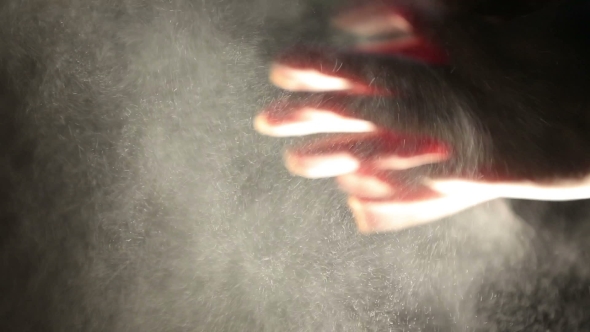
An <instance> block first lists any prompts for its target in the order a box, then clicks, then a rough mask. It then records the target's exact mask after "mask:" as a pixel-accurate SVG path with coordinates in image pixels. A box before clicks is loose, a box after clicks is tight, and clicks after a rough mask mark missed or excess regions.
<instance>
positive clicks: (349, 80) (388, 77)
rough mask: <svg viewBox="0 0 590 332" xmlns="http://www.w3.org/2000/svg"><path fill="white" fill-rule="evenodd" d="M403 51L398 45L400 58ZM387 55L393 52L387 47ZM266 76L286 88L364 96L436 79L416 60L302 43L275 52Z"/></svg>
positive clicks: (393, 92)
mask: <svg viewBox="0 0 590 332" xmlns="http://www.w3.org/2000/svg"><path fill="white" fill-rule="evenodd" d="M403 50H405V48H403V47H401V48H399V51H400V54H399V55H400V56H401V57H403V52H402V51H403ZM417 54H418V53H417ZM389 55H395V52H394V51H393V50H391V53H390V54H389ZM270 79H271V81H272V82H273V83H274V84H275V85H277V86H278V87H280V88H282V89H285V90H290V91H298V92H300V91H307V92H328V91H340V92H342V91H343V92H347V93H349V94H355V95H368V96H372V95H381V96H391V95H396V94H397V92H399V91H404V92H405V93H412V92H415V91H416V89H417V88H418V87H421V85H422V84H424V82H431V81H433V83H427V85H432V84H435V83H434V82H436V80H434V79H433V72H432V70H431V69H429V68H427V67H426V66H424V65H421V64H420V63H412V62H408V61H407V60H403V59H393V58H390V57H376V56H372V55H367V54H363V53H362V52H350V51H346V52H345V51H339V50H334V49H327V48H315V47H305V46H297V47H294V48H291V49H289V50H287V51H286V52H284V53H282V54H281V55H279V56H278V57H277V58H276V60H275V62H274V64H273V66H272V69H271V73H270ZM429 79H430V81H429Z"/></svg>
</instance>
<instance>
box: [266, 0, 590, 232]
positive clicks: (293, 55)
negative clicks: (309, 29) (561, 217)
mask: <svg viewBox="0 0 590 332" xmlns="http://www.w3.org/2000/svg"><path fill="white" fill-rule="evenodd" d="M422 3H424V2H422ZM433 3H434V4H436V5H440V3H438V2H433ZM404 4H405V2H404V1H389V2H388V3H387V5H386V6H385V5H383V4H380V5H375V4H373V5H371V4H369V5H365V6H362V7H360V8H355V9H353V10H349V11H344V12H343V13H341V14H340V15H338V16H337V17H336V18H335V19H334V24H335V26H337V27H338V28H340V29H342V30H345V31H347V32H349V33H352V34H354V35H356V36H362V37H367V36H375V35H380V34H382V33H384V32H386V33H391V32H393V33H394V34H395V37H392V38H391V39H389V40H388V41H387V42H383V41H380V42H378V43H367V42H364V43H359V45H356V47H355V48H354V51H352V52H351V51H350V50H348V51H333V50H329V49H325V50H317V49H310V48H305V47H299V48H294V49H293V50H289V51H288V52H286V53H285V54H284V55H282V56H280V57H278V58H277V60H276V61H275V63H274V64H273V66H272V68H271V74H270V78H271V81H272V82H273V83H274V84H275V85H276V86H278V87H280V88H282V89H285V90H288V91H292V92H297V93H310V94H308V95H304V96H305V97H304V98H297V97H298V94H294V95H292V96H289V97H286V98H285V99H283V100H280V101H277V102H276V103H275V104H273V105H271V106H269V107H268V108H267V109H265V110H264V111H263V112H261V113H260V114H259V115H258V116H257V118H256V120H255V128H256V130H257V131H259V132H260V133H262V134H265V135H270V136H274V137H287V136H306V135H312V134H322V133H331V134H334V135H333V136H332V137H328V138H322V139H320V140H317V141H315V142H312V143H308V144H304V145H302V146H299V147H294V148H292V149H290V150H289V151H288V152H287V153H286V157H285V162H286V166H287V168H288V169H289V171H290V172H292V173H293V174H295V175H299V176H303V177H307V178H312V179H316V178H327V177H336V179H337V182H338V184H339V186H340V188H341V189H342V190H343V191H344V192H346V193H347V194H348V195H349V205H350V207H351V209H352V211H353V213H354V215H355V218H356V221H357V225H358V229H359V231H361V232H363V233H375V232H386V231H396V230H401V229H406V228H409V227H413V226H417V225H420V224H424V223H427V222H432V221H435V220H438V219H441V218H444V217H447V216H450V215H452V214H455V213H458V212H460V211H462V210H465V209H467V208H470V207H473V206H475V205H477V204H480V203H483V202H486V201H490V200H493V199H496V198H501V197H505V198H520V199H532V200H555V201H558V200H576V199H585V198H590V125H589V123H588V121H589V118H588V116H586V115H585V114H586V112H587V110H588V107H589V106H590V103H589V100H588V97H587V93H586V91H588V89H587V88H588V87H590V85H589V84H588V83H589V82H588V81H587V79H586V78H587V77H590V72H588V67H587V66H586V64H585V62H581V65H577V63H575V60H572V59H579V58H583V56H580V57H577V55H579V53H577V52H578V48H576V47H578V45H577V44H575V45H574V44H572V43H569V41H565V40H564V39H562V38H561V37H560V35H555V36H547V35H543V34H542V33H539V35H541V36H540V37H538V38H534V37H531V36H534V35H531V33H530V32H523V33H520V30H518V29H522V30H523V31H524V30H527V29H528V30H530V31H533V30H534V29H529V27H533V28H538V31H553V30H551V27H547V25H546V24H545V25H543V24H544V23H546V22H552V20H550V19H543V20H535V18H534V16H533V18H528V21H524V22H523V23H522V24H521V23H520V22H518V21H515V23H512V25H508V28H504V29H503V28H502V27H500V26H497V25H485V27H486V30H482V31H485V35H484V32H481V31H479V30H477V28H478V27H480V26H481V25H478V24H479V23H480V22H476V23H475V24H474V25H470V26H469V28H470V29H465V30H469V31H470V33H471V34H470V35H469V37H468V38H466V39H462V40H461V41H460V42H458V41H457V40H459V38H457V39H455V36H457V35H460V34H461V32H462V30H461V29H460V28H459V29H457V28H456V27H454V26H455V24H454V23H451V22H455V21H458V19H457V18H463V16H461V14H457V13H453V12H452V10H450V9H449V10H446V11H445V10H441V12H445V13H447V14H445V15H442V14H441V15H440V16H436V17H434V16H427V15H425V14H423V16H420V15H421V11H420V8H415V7H413V6H412V5H408V4H405V5H404ZM418 7H419V6H418ZM409 12H411V13H412V15H405V14H404V13H409ZM424 12H425V11H424ZM547 12H549V13H554V12H556V10H555V9H551V10H549V11H547ZM547 12H544V13H545V14H546V13H547ZM422 13H423V12H422ZM451 13H452V14H451ZM454 14H456V15H455V16H454ZM545 14H541V17H543V16H542V15H545ZM452 20H455V21H452ZM459 22H463V21H459ZM467 22H469V23H472V22H473V21H472V20H471V21H467ZM539 22H543V23H539ZM457 25H459V26H460V23H457ZM447 26H450V27H449V28H448V29H446V27H447ZM490 26H491V27H493V29H490ZM473 27H476V28H473ZM494 29H495V30H494ZM528 30H527V31H528ZM472 31H475V32H472ZM490 31H492V32H490ZM506 31H516V32H517V33H510V34H507V32H506ZM457 32H459V33H457ZM490 36H491V37H490ZM510 38H512V40H510ZM494 40H495V41H498V40H502V41H504V42H505V44H508V45H526V46H523V48H522V49H524V50H525V51H524V52H523V53H524V55H522V58H519V57H516V56H515V55H518V56H521V54H519V53H514V52H512V51H513V50H512V49H510V48H502V45H505V44H502V45H495V44H494ZM427 41H434V42H433V43H430V42H427ZM470 41H471V42H472V45H470V44H469V43H470ZM474 41H476V42H474ZM480 41H486V43H487V44H481V43H480ZM488 41H489V42H488ZM435 44H436V45H446V46H445V47H434V46H431V45H435ZM480 44H481V45H484V46H490V47H489V48H486V50H493V51H492V52H496V53H491V52H487V51H482V50H481V49H479V48H478V47H479V45H480ZM463 45H467V46H466V47H463ZM518 47H520V46H517V49H518ZM525 47H526V49H525ZM529 48H530V50H533V51H528V53H527V49H529ZM555 49H557V50H559V51H560V53H559V56H560V58H558V59H557V60H554V59H551V61H547V62H540V63H536V62H535V59H533V58H531V59H529V58H528V56H529V54H533V56H534V54H536V53H540V52H542V51H545V50H555ZM443 50H444V51H443ZM480 52H481V54H480ZM519 52H520V51H519ZM572 54H573V55H574V56H572ZM384 55H385V56H384ZM447 55H448V58H447ZM408 58H411V59H413V60H416V62H409V61H408ZM474 58H475V59H477V61H475V62H472V61H470V60H472V59H474ZM498 59H500V60H498ZM506 59H508V60H506ZM512 60H514V62H513V63H512V62H510V61H512ZM558 60H559V61H558ZM523 61H524V62H523ZM477 62H479V63H481V66H482V67H477V66H478V65H480V64H478V63H477ZM514 63H517V64H519V65H517V66H514ZM521 63H526V64H528V63H530V64H531V65H530V67H529V68H527V67H523V66H520V64H521ZM563 63H567V64H568V65H564V64H563ZM572 63H573V64H572ZM441 64H447V65H448V66H446V67H444V69H441V68H443V67H441V66H440V65H441ZM488 64H491V67H490V68H491V69H487V68H485V67H484V66H487V65H488ZM574 64H575V65H574ZM482 68H483V69H482ZM515 68H516V69H517V70H521V69H522V72H515ZM537 69H540V70H537ZM475 70H481V71H482V73H479V74H477V75H480V77H482V78H481V79H480V77H476V76H475V75H476V74H472V72H474V71H475ZM533 73H534V74H533ZM486 75H487V76H486ZM533 75H534V76H533ZM414 76H415V78H413V77H414ZM531 77H534V78H531ZM563 77H567V78H568V79H567V80H562V78H563ZM547 82H549V83H547ZM422 90H425V91H426V92H425V93H421V91H422ZM498 90H499V91H498ZM428 91H435V93H434V97H437V96H438V97H439V98H440V99H431V100H427V98H428V93H427V92H428ZM456 91H459V93H455V92H456ZM465 91H467V92H465ZM471 91H476V92H475V93H471ZM506 94H509V95H510V94H514V97H508V98H514V99H510V103H502V102H500V100H501V98H502V96H503V95H506ZM408 96H409V98H407V97H408ZM441 96H442V98H441ZM446 96H459V97H457V98H460V97H461V96H467V97H468V98H464V99H466V101H464V102H463V101H461V102H459V103H457V102H456V103H453V102H452V100H453V99H452V97H449V99H451V102H446ZM498 96H500V97H498ZM529 96H535V97H534V98H529ZM359 100H360V101H359ZM366 100H372V103H371V102H366ZM439 100H444V101H445V102H441V104H440V105H437V103H438V102H439ZM350 101H353V102H350ZM421 103H429V104H421ZM367 105H378V106H379V107H385V108H387V107H388V106H389V107H390V108H391V110H392V111H391V112H390V113H389V114H390V116H389V117H387V116H385V115H384V114H386V113H387V110H383V109H373V110H372V111H373V112H372V113H371V111H367V109H370V108H371V107H367ZM433 105H434V106H433ZM539 105H543V106H542V107H544V109H540V108H539ZM482 108H483V109H482ZM562 108H563V109H562ZM428 110H431V115H430V116H431V117H430V118H428V115H420V114H419V115H415V114H414V112H415V113H418V111H424V112H427V111H428ZM458 110H461V111H463V112H464V113H462V114H461V115H457V117H456V118H453V115H452V114H455V113H458ZM391 114H393V116H391ZM433 114H434V115H433ZM449 114H451V115H449ZM380 115H383V117H379V116H380ZM439 118H442V119H451V120H450V121H448V122H445V123H443V124H439V125H438V126H437V122H438V121H437V119H439ZM462 119H467V120H466V122H461V120H462ZM523 120H526V121H523ZM448 123H451V124H454V125H455V126H457V127H456V128H455V129H454V128H444V129H440V128H439V127H443V126H447V127H450V126H449V125H448ZM465 128H468V129H469V128H472V130H467V129H465ZM458 129H461V132H460V133H456V134H454V133H453V130H458ZM336 133H339V134H336ZM466 133H472V134H473V135H472V136H473V137H466V136H471V135H470V134H466ZM408 171H413V172H412V173H408Z"/></svg>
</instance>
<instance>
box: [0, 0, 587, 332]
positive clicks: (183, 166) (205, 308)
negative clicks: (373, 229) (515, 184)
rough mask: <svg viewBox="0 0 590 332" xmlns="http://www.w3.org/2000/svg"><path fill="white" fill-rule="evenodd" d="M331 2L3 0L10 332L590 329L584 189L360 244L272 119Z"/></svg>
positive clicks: (3, 307) (3, 177)
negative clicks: (287, 64)
mask: <svg viewBox="0 0 590 332" xmlns="http://www.w3.org/2000/svg"><path fill="white" fill-rule="evenodd" d="M330 5H331V3H329V2H328V1H315V3H314V2H313V1H304V0H299V1H292V0H234V1H231V0H216V1H212V0H211V1H206V0H203V1H189V0H169V1H164V0H161V1H160V0H146V1H139V0H127V1H108V0H95V1H93V0H60V1H41V0H38V1H36V0H30V1H4V2H2V4H0V22H2V24H0V84H1V85H0V101H1V103H0V112H1V118H2V121H1V122H0V218H1V219H0V264H1V265H0V271H1V272H0V330H2V331H207V332H213V331H588V330H589V328H590V327H589V326H590V322H589V321H590V314H589V313H588V311H589V310H590V309H588V308H590V271H589V269H590V267H589V266H588V264H587V261H588V249H589V247H590V244H589V243H588V239H589V236H590V224H589V223H587V222H585V221H586V220H587V219H588V216H589V215H590V209H589V208H588V207H587V206H586V205H587V204H586V202H569V203H556V204H547V203H539V202H511V203H510V202H504V201H497V202H491V203H488V204H484V205H483V206H481V207H478V208H476V209H473V210H471V211H467V212H465V213H462V214H461V215H459V216H456V217H453V218H452V220H446V221H441V222H438V223H433V224H431V225H427V226H424V227H420V228H416V229H412V230H408V231H404V232H401V233H398V234H384V235H376V236H362V235H359V234H357V232H356V229H355V225H354V222H353V221H352V219H351V216H350V214H349V212H348V210H347V208H346V204H345V197H344V196H343V195H341V194H339V193H338V192H337V191H336V189H335V186H334V185H333V184H332V182H331V181H309V180H304V179H300V178H293V177H291V176H290V175H289V174H288V173H287V172H286V171H285V170H284V169H283V167H282V165H281V153H282V150H283V148H284V146H285V145H286V144H288V143H290V142H289V140H275V139H270V138H267V137H261V136H258V135H257V134H256V133H255V132H254V131H253V130H252V118H253V116H254V115H255V114H256V112H257V111H258V110H259V109H260V108H261V107H263V106H264V105H265V104H266V103H267V102H269V101H270V100H271V99H272V97H273V96H275V95H276V94H277V93H279V92H278V91H277V90H275V89H274V88H272V87H271V86H270V85H269V84H268V83H267V70H268V69H267V68H268V64H269V61H270V59H271V56H272V54H274V53H275V52H276V51H278V50H280V49H282V48H283V47H285V46H288V45H291V44H292V43H294V42H299V41H307V42H321V41H325V40H327V39H329V38H330V33H329V31H327V30H326V29H327V26H326V21H325V15H326V14H327V13H328V12H329V9H330ZM513 205H514V206H515V211H516V212H517V213H518V216H515V215H514V214H513V213H512V210H511V207H512V206H513Z"/></svg>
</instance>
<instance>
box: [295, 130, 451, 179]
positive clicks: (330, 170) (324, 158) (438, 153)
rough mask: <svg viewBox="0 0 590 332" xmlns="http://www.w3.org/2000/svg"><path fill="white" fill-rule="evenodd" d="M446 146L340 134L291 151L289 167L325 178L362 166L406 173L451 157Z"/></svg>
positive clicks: (427, 140)
mask: <svg viewBox="0 0 590 332" xmlns="http://www.w3.org/2000/svg"><path fill="white" fill-rule="evenodd" d="M449 155H450V154H449V150H448V148H447V147H446V145H444V144H442V143H440V142H438V141H436V140H433V139H431V138H428V137H419V136H413V135H401V134H395V133H392V132H386V131H379V132H375V133H369V134H356V135H339V136H336V137H331V138H327V139H322V140H319V141H315V142H312V143H308V144H304V145H302V146H299V147H295V148H292V149H290V150H289V151H288V152H287V153H286V156H285V164H286V166H287V168H288V169H289V171H291V172H292V173H293V174H296V175H299V176H303V177H307V178H324V177H334V176H339V175H345V174H349V173H352V172H355V171H357V170H358V169H359V167H360V166H361V165H365V167H369V168H374V169H381V170H404V169H408V168H413V167H418V166H421V165H425V164H430V163H435V162H440V161H443V160H445V159H447V158H448V157H449Z"/></svg>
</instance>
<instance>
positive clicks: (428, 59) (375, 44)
mask: <svg viewBox="0 0 590 332" xmlns="http://www.w3.org/2000/svg"><path fill="white" fill-rule="evenodd" d="M355 50H357V51H360V52H364V53H372V54H382V55H393V56H403V57H407V58H410V59H414V60H417V61H422V62H424V63H427V64H430V65H437V66H442V65H447V64H448V63H449V59H448V55H447V53H446V52H445V51H444V50H442V49H441V48H440V47H437V46H435V45H433V44H431V43H428V42H426V41H425V40H423V39H420V38H415V37H409V38H395V39H389V40H385V41H371V42H364V43H360V44H359V45H357V46H356V47H355Z"/></svg>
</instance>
